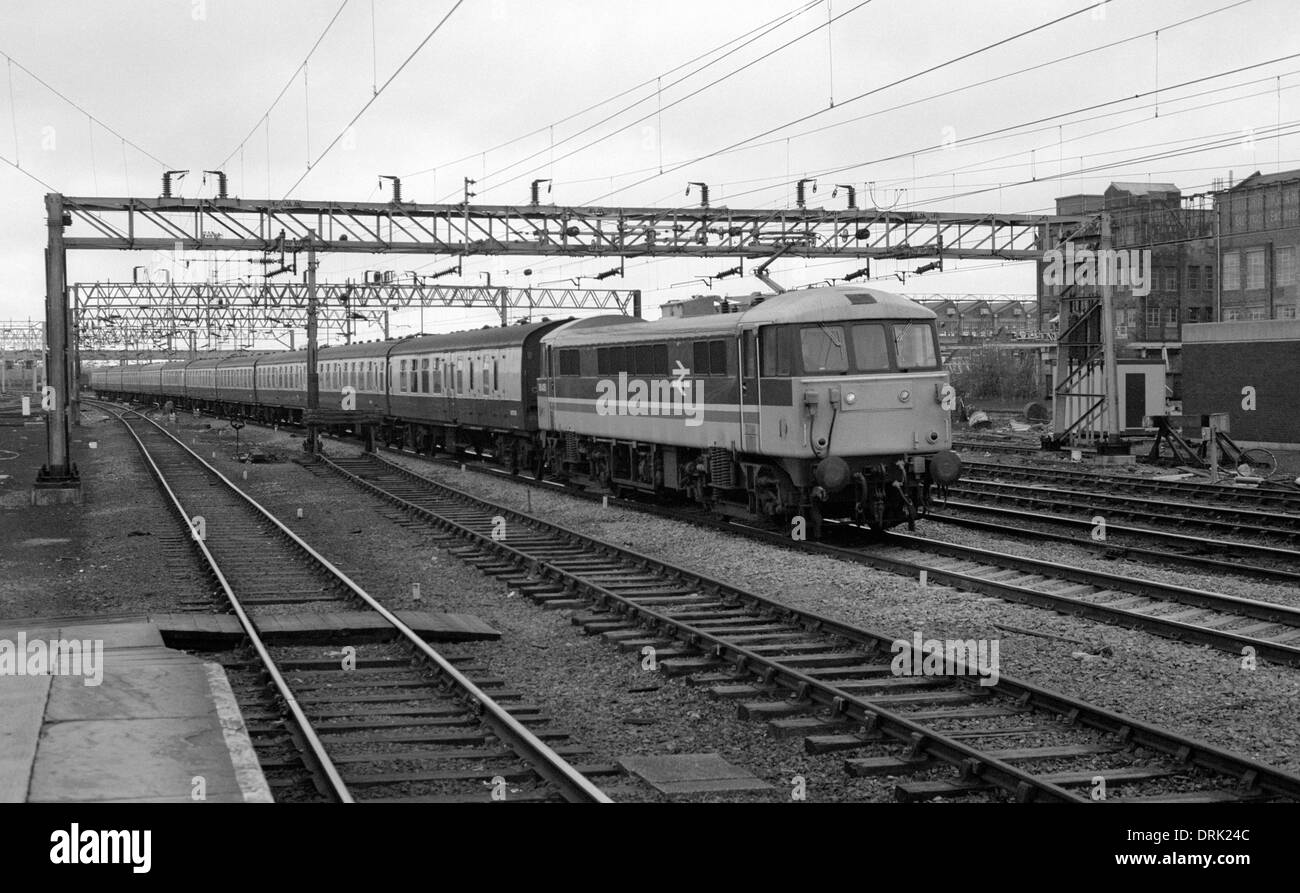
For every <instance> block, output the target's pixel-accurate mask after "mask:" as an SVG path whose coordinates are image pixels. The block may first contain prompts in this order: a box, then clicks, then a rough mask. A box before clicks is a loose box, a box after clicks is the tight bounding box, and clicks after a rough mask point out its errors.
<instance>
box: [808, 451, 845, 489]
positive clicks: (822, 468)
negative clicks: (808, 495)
mask: <svg viewBox="0 0 1300 893" xmlns="http://www.w3.org/2000/svg"><path fill="white" fill-rule="evenodd" d="M813 477H814V478H815V479H816V481H817V485H818V486H820V487H822V488H823V489H825V490H826V492H827V493H835V492H837V491H839V490H843V489H844V488H845V487H846V486H847V485H848V483H849V480H850V479H851V478H852V477H853V474H852V472H851V471H850V470H849V463H847V462H845V461H844V460H843V459H841V458H840V457H839V456H827V457H826V458H825V459H823V460H821V461H820V462H818V463H817V467H816V468H814V469H813Z"/></svg>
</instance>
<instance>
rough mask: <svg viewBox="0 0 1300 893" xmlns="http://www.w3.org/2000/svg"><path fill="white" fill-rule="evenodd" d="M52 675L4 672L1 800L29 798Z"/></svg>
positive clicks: (1, 678) (0, 727) (0, 714)
mask: <svg viewBox="0 0 1300 893" xmlns="http://www.w3.org/2000/svg"><path fill="white" fill-rule="evenodd" d="M52 678H53V677H51V676H0V717H4V719H3V721H0V803H22V802H23V801H24V800H26V799H27V785H28V782H29V781H30V779H31V773H32V762H33V761H34V760H35V758H36V745H37V742H38V741H39V739H40V735H41V719H42V717H44V715H45V702H46V699H47V698H48V696H49V691H50V682H51V680H52Z"/></svg>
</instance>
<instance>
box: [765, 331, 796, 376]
mask: <svg viewBox="0 0 1300 893" xmlns="http://www.w3.org/2000/svg"><path fill="white" fill-rule="evenodd" d="M759 331H760V333H761V334H760V339H759V341H760V344H759V347H760V350H759V354H760V359H761V363H760V365H761V366H762V369H763V375H764V376H767V377H769V378H770V377H773V376H788V375H790V374H791V371H792V367H793V365H794V361H793V358H794V338H793V331H792V330H791V328H790V327H789V326H764V327H763V328H762V329H760V330H759Z"/></svg>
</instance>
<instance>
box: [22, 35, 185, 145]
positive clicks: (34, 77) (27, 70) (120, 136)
mask: <svg viewBox="0 0 1300 893" xmlns="http://www.w3.org/2000/svg"><path fill="white" fill-rule="evenodd" d="M0 56H4V57H5V59H6V60H7V62H8V65H9V102H10V104H11V105H12V104H13V96H14V93H13V69H14V68H15V67H16V68H17V69H18V70H19V71H21V72H22V73H23V74H25V75H27V76H28V77H29V78H31V79H32V80H34V81H36V83H38V84H40V85H41V86H42V87H44V88H45V89H46V90H49V91H50V92H51V93H53V94H54V95H55V96H57V97H59V99H62V100H63V101H64V102H66V103H67V104H68V105H70V106H72V107H73V108H74V109H76V110H77V111H79V112H81V113H82V114H83V115H85V116H86V117H87V118H89V119H90V120H91V121H93V122H94V123H96V124H98V125H99V126H100V127H102V128H104V129H105V130H107V131H108V132H109V133H111V134H113V136H115V137H117V138H118V139H120V140H122V141H123V142H124V143H126V144H127V145H129V146H130V147H131V148H132V149H135V150H136V151H137V152H139V153H140V154H141V155H144V156H146V157H147V158H149V159H151V160H153V161H154V162H156V163H158V164H160V165H162V166H163V167H164V168H170V167H171V165H170V164H168V163H167V162H165V161H163V160H162V159H161V158H159V157H158V156H157V155H155V154H153V153H152V152H150V151H149V150H148V149H145V148H143V147H142V146H141V145H140V144H139V143H137V142H135V141H133V140H129V139H127V138H126V137H125V136H124V135H123V134H121V133H119V132H118V131H117V130H115V129H113V128H112V127H110V126H109V125H108V124H105V123H104V122H103V121H102V120H100V119H99V118H97V117H96V116H95V115H94V114H93V113H91V112H90V111H89V110H88V109H87V108H86V107H85V106H83V105H82V104H81V103H79V102H77V101H76V100H75V99H72V98H70V97H68V96H67V95H66V94H64V93H63V92H61V91H60V90H59V89H58V88H56V87H54V86H52V85H51V84H50V83H49V82H48V81H46V80H45V79H44V78H42V77H41V76H40V75H38V74H37V73H36V72H34V71H32V70H31V69H30V68H28V67H27V66H26V65H24V64H22V63H21V62H19V61H18V60H17V59H15V58H14V57H13V56H11V55H9V54H8V53H6V52H5V51H4V50H0ZM15 115H16V112H15ZM17 146H18V124H17V118H16V117H15V118H14V147H15V150H16V149H17Z"/></svg>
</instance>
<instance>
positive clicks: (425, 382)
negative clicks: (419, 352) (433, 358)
mask: <svg viewBox="0 0 1300 893" xmlns="http://www.w3.org/2000/svg"><path fill="white" fill-rule="evenodd" d="M430 390H431V389H430V387H429V358H428V357H425V358H424V359H423V360H420V391H421V392H422V393H425V394H427V393H429V391H430Z"/></svg>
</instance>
